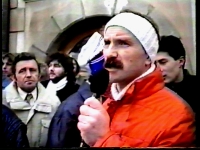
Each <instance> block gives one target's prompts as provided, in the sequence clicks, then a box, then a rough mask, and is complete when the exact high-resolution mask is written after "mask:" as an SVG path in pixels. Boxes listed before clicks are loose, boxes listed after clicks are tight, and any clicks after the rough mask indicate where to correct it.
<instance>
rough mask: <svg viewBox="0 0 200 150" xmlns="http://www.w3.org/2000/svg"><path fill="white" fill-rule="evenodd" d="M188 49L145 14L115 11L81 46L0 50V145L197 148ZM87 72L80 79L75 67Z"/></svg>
mask: <svg viewBox="0 0 200 150" xmlns="http://www.w3.org/2000/svg"><path fill="white" fill-rule="evenodd" d="M185 58H186V52H185V48H184V46H183V44H182V42H181V39H180V38H178V37H175V36H173V35H167V36H160V35H159V27H158V26H157V25H156V23H155V22H154V21H153V19H151V18H149V17H148V16H145V15H142V14H140V13H137V12H132V11H129V10H126V11H122V12H120V13H119V14H116V15H115V16H113V17H112V18H111V19H110V21H108V22H107V24H105V26H103V30H101V31H99V32H98V31H97V32H95V33H94V34H93V35H92V36H91V37H90V38H89V39H88V40H87V43H86V44H84V45H82V46H81V52H80V54H79V56H78V59H77V60H76V59H75V58H73V57H71V56H70V55H68V54H64V53H61V52H56V53H53V54H51V55H49V56H47V59H46V62H44V63H42V64H41V63H39V62H38V60H37V59H36V57H35V56H34V55H33V54H31V53H29V52H22V53H19V54H12V53H7V54H5V55H3V57H2V124H3V128H2V130H3V143H2V144H3V147H12V148H14V147H24V148H25V147H26V148H28V147H48V148H70V147H196V146H198V145H199V144H198V133H197V131H198V130H197V127H198V124H197V120H198V119H197V116H198V115H197V109H198V107H197V106H198V104H197V99H198V98H196V96H197V92H196V87H195V85H196V84H197V81H196V76H195V75H191V74H190V73H189V72H188V71H187V70H186V69H185V66H184V65H185V61H186V59H185ZM83 66H87V68H88V70H87V71H88V74H89V77H88V79H86V80H85V81H84V82H83V83H82V84H79V83H78V82H77V76H78V74H79V73H80V68H81V67H83Z"/></svg>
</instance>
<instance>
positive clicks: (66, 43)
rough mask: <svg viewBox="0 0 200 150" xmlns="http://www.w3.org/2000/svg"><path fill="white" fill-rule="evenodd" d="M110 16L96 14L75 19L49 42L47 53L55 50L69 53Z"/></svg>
mask: <svg viewBox="0 0 200 150" xmlns="http://www.w3.org/2000/svg"><path fill="white" fill-rule="evenodd" d="M110 18H111V17H110V16H106V15H98V16H91V17H87V18H85V19H84V20H79V21H76V23H74V24H73V25H69V26H67V27H66V29H64V30H63V32H62V33H61V34H60V35H58V36H57V37H56V38H55V39H54V40H53V41H52V42H51V44H50V46H49V47H48V49H47V53H48V54H49V53H52V52H56V51H62V52H64V53H69V52H70V51H71V49H73V47H74V46H75V45H76V44H77V43H78V42H80V41H81V40H82V39H84V38H85V37H88V36H91V35H92V34H93V33H94V32H96V31H98V30H99V29H100V28H101V27H102V26H103V25H105V24H106V23H107V22H108V20H109V19H110Z"/></svg>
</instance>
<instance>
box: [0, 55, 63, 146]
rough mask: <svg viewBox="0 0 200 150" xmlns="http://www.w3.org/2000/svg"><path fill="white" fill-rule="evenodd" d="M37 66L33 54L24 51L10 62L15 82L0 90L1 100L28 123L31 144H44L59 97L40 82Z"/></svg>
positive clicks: (28, 135) (38, 67)
mask: <svg viewBox="0 0 200 150" xmlns="http://www.w3.org/2000/svg"><path fill="white" fill-rule="evenodd" d="M40 73H41V71H40V66H39V63H38V61H37V60H36V58H35V56H34V55H32V54H30V53H27V52H23V53H20V54H18V55H17V56H16V57H15V59H14V61H13V65H12V74H13V79H14V81H13V82H11V83H10V84H9V85H8V86H7V87H6V88H5V90H4V91H3V98H2V99H3V100H2V103H3V104H4V105H6V106H7V107H9V108H10V109H12V110H13V111H14V113H15V114H16V115H17V116H18V117H19V118H20V119H21V120H22V121H23V123H25V124H26V125H27V137H28V140H29V144H30V147H44V146H45V144H46V140H47V133H48V128H49V124H50V121H51V119H52V117H53V115H54V113H55V111H56V110H57V108H58V106H59V105H60V101H59V99H58V97H57V96H56V95H54V94H52V93H49V92H48V91H46V89H45V88H44V87H43V86H42V85H41V83H39V80H40Z"/></svg>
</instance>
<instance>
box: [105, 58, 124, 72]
mask: <svg viewBox="0 0 200 150" xmlns="http://www.w3.org/2000/svg"><path fill="white" fill-rule="evenodd" d="M104 67H105V68H114V69H123V64H122V62H121V61H119V60H117V59H116V58H114V57H110V58H107V60H106V62H105V63H104Z"/></svg>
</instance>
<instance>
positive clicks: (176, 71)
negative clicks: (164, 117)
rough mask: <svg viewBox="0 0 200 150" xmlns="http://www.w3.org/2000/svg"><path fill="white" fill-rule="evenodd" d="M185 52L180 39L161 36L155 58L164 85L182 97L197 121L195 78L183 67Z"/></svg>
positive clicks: (198, 143)
mask: <svg viewBox="0 0 200 150" xmlns="http://www.w3.org/2000/svg"><path fill="white" fill-rule="evenodd" d="M185 58H186V52H185V48H184V46H183V44H182V42H181V39H179V38H177V37H175V36H172V35H170V36H162V37H161V41H160V47H159V49H158V54H157V57H156V62H157V65H159V67H160V69H161V71H162V74H163V78H164V82H165V85H166V86H167V87H168V88H169V89H171V90H172V91H174V92H175V93H177V94H178V95H179V96H180V97H182V98H183V99H184V100H185V101H186V102H187V103H188V104H189V105H190V106H191V108H192V109H193V111H194V112H195V116H196V120H199V113H197V112H198V109H199V108H198V106H199V105H198V96H197V93H198V91H197V88H196V87H197V78H196V76H195V75H191V74H190V73H189V71H188V70H187V69H184V67H185ZM198 122H199V121H196V139H197V140H196V145H197V146H200V142H199V139H200V133H199V132H200V131H199V126H200V125H199V123H198Z"/></svg>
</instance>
